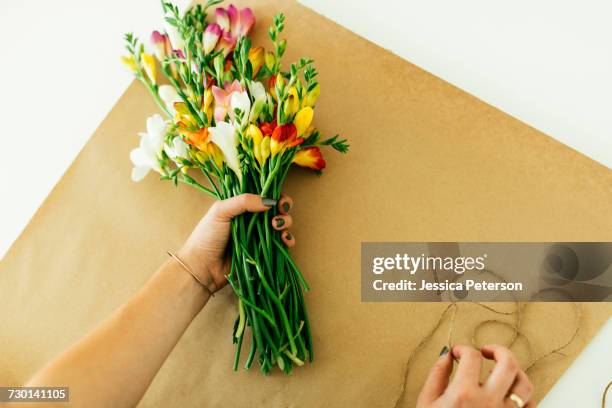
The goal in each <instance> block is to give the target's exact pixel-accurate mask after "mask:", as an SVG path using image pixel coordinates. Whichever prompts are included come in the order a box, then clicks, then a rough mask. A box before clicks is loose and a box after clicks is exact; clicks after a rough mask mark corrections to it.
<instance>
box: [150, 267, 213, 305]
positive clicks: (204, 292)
mask: <svg viewBox="0 0 612 408" xmlns="http://www.w3.org/2000/svg"><path fill="white" fill-rule="evenodd" d="M158 274H159V275H160V278H161V279H162V280H165V281H171V282H172V284H171V286H172V287H171V288H168V290H170V291H171V292H172V293H171V294H174V295H176V296H177V297H182V298H184V299H194V302H195V304H197V305H200V306H199V307H200V308H201V307H203V306H204V304H205V303H206V302H207V301H208V298H209V297H210V296H211V292H210V291H209V290H208V289H207V288H205V287H203V286H202V284H201V283H200V282H198V281H197V280H196V279H195V278H194V277H193V276H192V275H191V274H190V273H189V272H187V271H186V270H185V269H184V268H183V266H181V264H180V263H179V262H177V261H176V260H175V259H173V258H172V257H168V259H167V260H166V261H165V262H164V263H163V264H162V265H161V267H160V269H159V271H158Z"/></svg>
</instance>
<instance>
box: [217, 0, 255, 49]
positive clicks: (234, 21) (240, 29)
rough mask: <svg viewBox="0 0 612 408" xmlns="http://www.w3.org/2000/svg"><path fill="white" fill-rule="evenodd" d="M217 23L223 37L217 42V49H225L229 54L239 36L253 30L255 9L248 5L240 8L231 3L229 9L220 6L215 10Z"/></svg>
mask: <svg viewBox="0 0 612 408" xmlns="http://www.w3.org/2000/svg"><path fill="white" fill-rule="evenodd" d="M215 16H216V22H217V25H218V26H219V27H220V28H221V31H222V33H221V38H220V41H219V42H218V43H217V50H221V49H223V50H224V51H223V53H224V55H225V56H227V55H228V54H229V53H230V52H232V51H233V49H234V47H235V46H236V42H237V41H238V38H240V37H244V36H246V35H248V34H249V32H251V29H252V28H253V26H254V25H255V15H254V14H253V10H251V9H250V8H248V7H246V8H243V9H241V10H239V9H238V8H237V7H236V6H234V5H233V4H231V5H230V6H229V7H228V8H227V9H224V8H222V7H219V8H217V9H216V10H215Z"/></svg>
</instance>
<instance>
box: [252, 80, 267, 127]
mask: <svg viewBox="0 0 612 408" xmlns="http://www.w3.org/2000/svg"><path fill="white" fill-rule="evenodd" d="M251 96H252V97H253V107H252V108H251V112H250V114H249V122H254V121H255V120H256V119H257V117H258V116H259V114H260V113H261V110H262V109H263V107H264V105H265V104H266V103H267V102H268V94H267V93H266V88H265V87H264V86H263V84H262V83H261V82H256V81H253V82H251Z"/></svg>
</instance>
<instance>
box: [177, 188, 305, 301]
mask: <svg viewBox="0 0 612 408" xmlns="http://www.w3.org/2000/svg"><path fill="white" fill-rule="evenodd" d="M275 205H277V206H278V211H279V213H280V214H279V215H277V216H275V217H273V218H272V228H274V229H276V230H278V231H282V234H281V239H282V240H283V242H284V243H285V245H287V246H288V247H292V246H293V245H295V239H294V238H293V235H292V234H291V233H290V232H289V231H288V228H289V227H291V225H292V223H293V219H292V218H291V215H289V211H290V210H291V207H292V206H293V200H292V199H291V198H290V197H287V196H282V197H281V199H280V200H279V201H278V202H277V201H276V200H272V199H269V198H262V197H260V196H258V195H255V194H241V195H239V196H236V197H232V198H228V199H227V200H222V201H217V202H215V203H214V204H213V205H212V206H211V207H210V209H209V210H208V212H207V213H206V214H205V215H204V217H203V218H202V219H201V220H200V222H199V223H198V225H196V227H195V228H194V230H193V232H192V233H191V235H190V236H189V238H188V239H187V242H186V243H185V245H183V247H182V248H181V249H180V250H179V251H178V253H177V255H178V257H179V258H180V259H181V260H182V261H183V262H184V263H185V264H187V266H188V267H189V268H190V269H191V270H192V271H193V272H194V273H195V274H196V275H197V276H198V278H200V279H201V280H202V281H203V282H213V283H214V287H215V288H216V290H218V289H220V288H222V287H223V286H224V285H225V284H226V283H227V279H226V277H225V276H226V275H227V274H228V273H229V267H230V263H231V256H230V252H229V251H228V242H229V238H230V226H231V221H232V218H234V217H236V216H238V215H240V214H242V213H245V212H247V211H248V212H263V211H267V210H269V209H270V208H272V207H273V206H275Z"/></svg>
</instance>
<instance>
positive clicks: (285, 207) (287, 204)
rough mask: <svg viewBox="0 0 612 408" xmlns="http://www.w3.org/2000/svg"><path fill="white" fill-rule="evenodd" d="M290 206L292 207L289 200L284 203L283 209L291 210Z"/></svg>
mask: <svg viewBox="0 0 612 408" xmlns="http://www.w3.org/2000/svg"><path fill="white" fill-rule="evenodd" d="M289 208H291V207H290V206H289V203H287V202H285V203H283V210H284V211H285V212H289Z"/></svg>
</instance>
